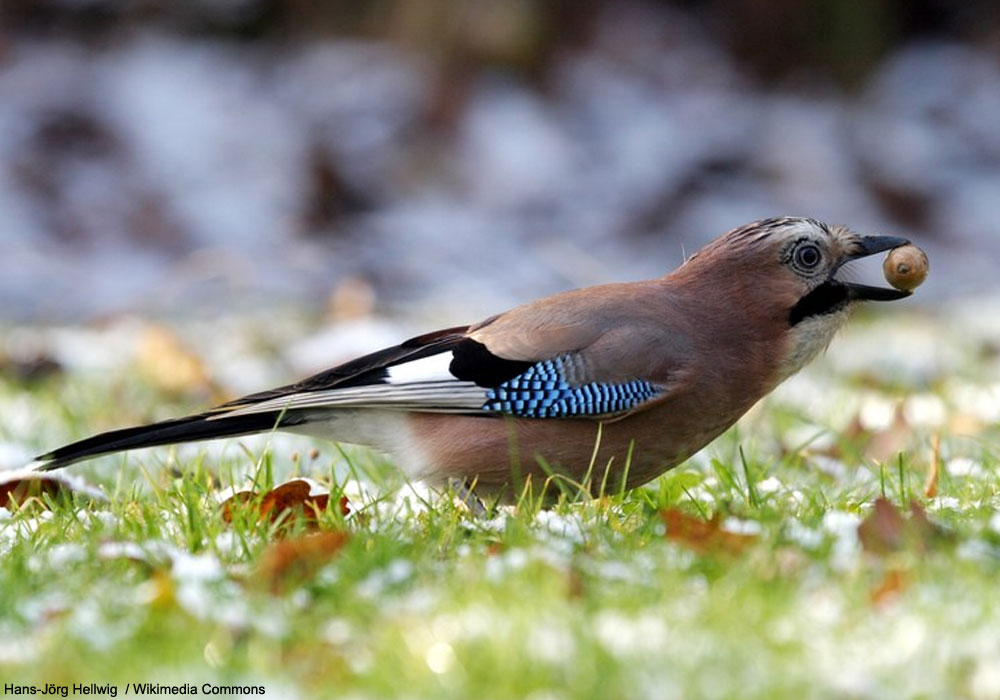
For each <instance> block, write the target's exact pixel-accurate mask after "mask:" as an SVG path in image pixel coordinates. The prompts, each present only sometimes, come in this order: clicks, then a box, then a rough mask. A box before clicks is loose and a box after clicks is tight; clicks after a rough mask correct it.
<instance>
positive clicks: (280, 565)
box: [257, 531, 350, 593]
mask: <svg viewBox="0 0 1000 700" xmlns="http://www.w3.org/2000/svg"><path fill="white" fill-rule="evenodd" d="M348 539H350V534H349V533H347V532H344V531H333V532H317V533H314V534H310V535H305V536H304V537H296V538H294V539H288V540H280V541H278V542H275V543H273V544H271V545H269V546H268V547H267V549H265V550H264V551H263V553H262V554H261V556H260V563H259V564H258V565H257V573H258V576H259V580H261V581H262V582H264V583H265V584H267V587H268V588H269V589H270V590H271V591H273V592H275V593H277V592H279V591H281V590H282V589H283V588H284V585H285V584H286V583H289V582H295V581H303V580H306V579H309V578H311V577H312V576H313V575H315V573H316V571H318V570H319V569H320V568H321V567H322V566H323V565H324V564H326V563H327V562H328V561H330V560H331V559H332V558H333V556H334V555H335V554H336V553H337V552H338V551H339V550H340V549H341V548H342V547H343V546H344V545H345V544H346V543H347V541H348Z"/></svg>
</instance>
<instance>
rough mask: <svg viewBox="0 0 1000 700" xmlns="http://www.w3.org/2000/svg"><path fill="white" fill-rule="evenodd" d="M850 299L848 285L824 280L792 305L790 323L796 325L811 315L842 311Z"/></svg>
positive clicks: (789, 315)
mask: <svg viewBox="0 0 1000 700" xmlns="http://www.w3.org/2000/svg"><path fill="white" fill-rule="evenodd" d="M848 301H850V294H849V292H848V289H847V287H845V286H844V285H842V284H840V283H839V282H834V281H832V280H831V281H828V282H824V283H823V284H821V285H820V286H818V287H816V289H814V290H812V291H811V292H809V293H808V294H806V295H805V296H804V297H802V298H801V299H799V301H798V303H797V304H796V305H795V306H793V307H792V310H791V312H790V313H789V314H788V323H789V325H792V326H795V325H798V324H799V323H801V322H802V321H804V320H805V319H807V318H810V317H811V316H823V315H825V314H832V313H834V312H835V311H840V310H841V309H843V308H844V307H845V306H847V303H848Z"/></svg>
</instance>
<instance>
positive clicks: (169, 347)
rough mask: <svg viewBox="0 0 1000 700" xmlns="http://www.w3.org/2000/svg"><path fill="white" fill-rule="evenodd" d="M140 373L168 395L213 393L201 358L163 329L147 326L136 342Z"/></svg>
mask: <svg viewBox="0 0 1000 700" xmlns="http://www.w3.org/2000/svg"><path fill="white" fill-rule="evenodd" d="M136 360H137V362H138V365H139V370H140V371H141V372H142V373H143V375H144V376H145V377H146V379H147V380H148V381H149V382H150V383H152V384H153V385H154V386H156V388H158V389H159V390H161V391H164V392H166V393H170V394H190V393H195V392H206V393H207V392H209V391H211V390H212V389H213V386H212V382H211V380H210V379H209V376H208V371H207V370H206V369H205V365H204V363H203V362H202V360H201V358H200V357H199V356H198V355H196V354H195V353H194V352H193V351H191V350H190V349H189V348H187V347H186V346H185V345H184V343H183V342H181V340H180V339H179V338H178V337H177V336H176V335H174V334H173V333H172V332H171V331H170V330H168V329H167V328H165V327H163V326H158V325H150V326H148V327H147V328H146V329H145V330H144V331H143V334H142V337H141V338H140V340H139V347H138V353H137V356H136Z"/></svg>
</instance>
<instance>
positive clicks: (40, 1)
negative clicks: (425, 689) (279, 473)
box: [0, 0, 1000, 326]
mask: <svg viewBox="0 0 1000 700" xmlns="http://www.w3.org/2000/svg"><path fill="white" fill-rule="evenodd" d="M780 214H798V215H808V216H813V217H817V218H821V219H824V220H826V221H829V222H833V223H844V224H848V225H850V226H851V227H852V228H855V229H857V230H861V231H866V232H883V233H900V234H905V235H907V236H910V237H912V238H913V240H914V241H915V242H917V243H919V244H920V245H921V246H923V247H924V248H925V249H926V250H927V251H928V252H929V254H930V256H931V260H932V268H933V269H932V275H931V279H930V281H929V282H928V283H927V285H926V286H925V287H924V288H923V289H922V290H921V292H922V293H921V294H920V295H919V300H922V302H924V303H927V302H931V301H936V300H940V299H945V298H953V297H955V296H965V295H970V294H977V295H982V294H989V293H991V292H994V291H996V289H997V279H998V276H997V262H998V261H1000V6H998V3H996V2H993V1H991V0H967V1H964V2H946V1H945V0H913V1H911V0H870V1H868V2H864V3H858V2H855V1H854V0H818V1H817V2H812V3H802V2H797V1H796V0H774V1H771V2H755V1H754V0H710V1H708V2H690V1H688V2H679V1H678V2H651V1H647V2H638V1H627V2H621V1H619V0H615V1H611V0H551V1H543V0H470V1H467V2H455V1H451V0H424V1H422V2H412V1H410V2H408V1H406V0H350V1H343V2H308V1H306V0H0V319H2V320H5V321H8V322H39V321H45V322H65V321H81V320H83V321H87V320H93V319H101V318H106V317H108V316H113V315H115V314H122V313H135V312H138V313H141V314H151V315H153V316H195V317H199V316H200V317H202V318H205V317H211V316H212V315H213V314H218V313H220V312H221V311H234V312H235V311H241V310H248V309H254V310H256V311H261V310H262V309H267V308H270V307H278V306H282V305H289V306H291V305H295V306H297V307H298V308H303V309H314V310H317V311H320V312H322V313H326V311H327V310H329V309H333V310H334V313H335V314H337V313H339V314H346V315H352V314H365V313H369V312H371V311H372V310H374V311H376V312H377V313H378V314H381V315H384V316H388V317H391V316H408V317H411V318H416V319H417V325H418V326H419V325H420V324H421V323H422V322H425V321H426V322H430V321H434V322H448V323H458V322H463V321H464V322H468V321H470V320H474V319H476V318H479V317H482V316H485V315H486V314H489V313H493V312H496V311H499V310H502V309H503V308H506V307H507V306H509V305H512V304H515V303H518V302H520V301H524V300H526V299H529V298H532V297H535V296H538V295H540V294H544V293H548V292H553V291H557V290H561V289H566V288H569V287H575V286H579V285H585V284H591V283H597V282H605V281H611V280H629V279H638V278H642V277H648V276H656V275H660V274H663V273H664V272H666V271H668V270H669V269H671V268H672V267H674V266H675V265H677V264H678V263H679V262H680V261H681V260H682V258H683V256H684V254H685V252H687V253H690V252H692V251H694V250H695V249H696V248H698V247H699V246H700V245H702V244H703V243H704V242H706V241H707V240H709V239H711V238H713V237H715V236H716V235H718V234H720V233H722V232H724V231H725V230H727V229H729V228H731V227H733V226H736V225H739V224H741V223H745V222H747V221H750V220H753V219H757V218H762V217H766V216H773V215H780ZM911 303H919V302H918V300H914V302H911Z"/></svg>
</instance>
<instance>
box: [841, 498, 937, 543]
mask: <svg viewBox="0 0 1000 700" xmlns="http://www.w3.org/2000/svg"><path fill="white" fill-rule="evenodd" d="M946 537H947V535H946V533H945V532H944V531H943V530H941V528H939V527H938V526H937V525H935V524H934V523H932V522H931V521H930V520H929V519H928V517H927V514H926V513H925V512H924V509H923V508H922V507H921V506H920V504H919V503H917V502H915V501H911V502H910V518H909V520H907V519H906V518H904V517H903V515H902V514H901V513H900V512H899V510H897V509H896V506H894V505H892V503H890V502H889V501H887V500H886V499H884V498H878V499H876V500H875V508H874V510H873V511H872V512H871V514H870V515H869V516H868V517H867V518H865V519H864V520H863V521H862V522H861V524H860V525H858V539H859V540H860V541H861V546H862V547H863V548H864V549H865V551H867V552H871V553H872V554H878V555H883V556H884V555H886V554H890V553H892V552H896V551H899V550H901V549H904V548H909V549H913V550H916V551H919V552H922V551H925V550H926V549H928V548H929V547H930V546H931V545H933V544H934V543H935V542H936V541H940V540H942V539H945V538H946Z"/></svg>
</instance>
